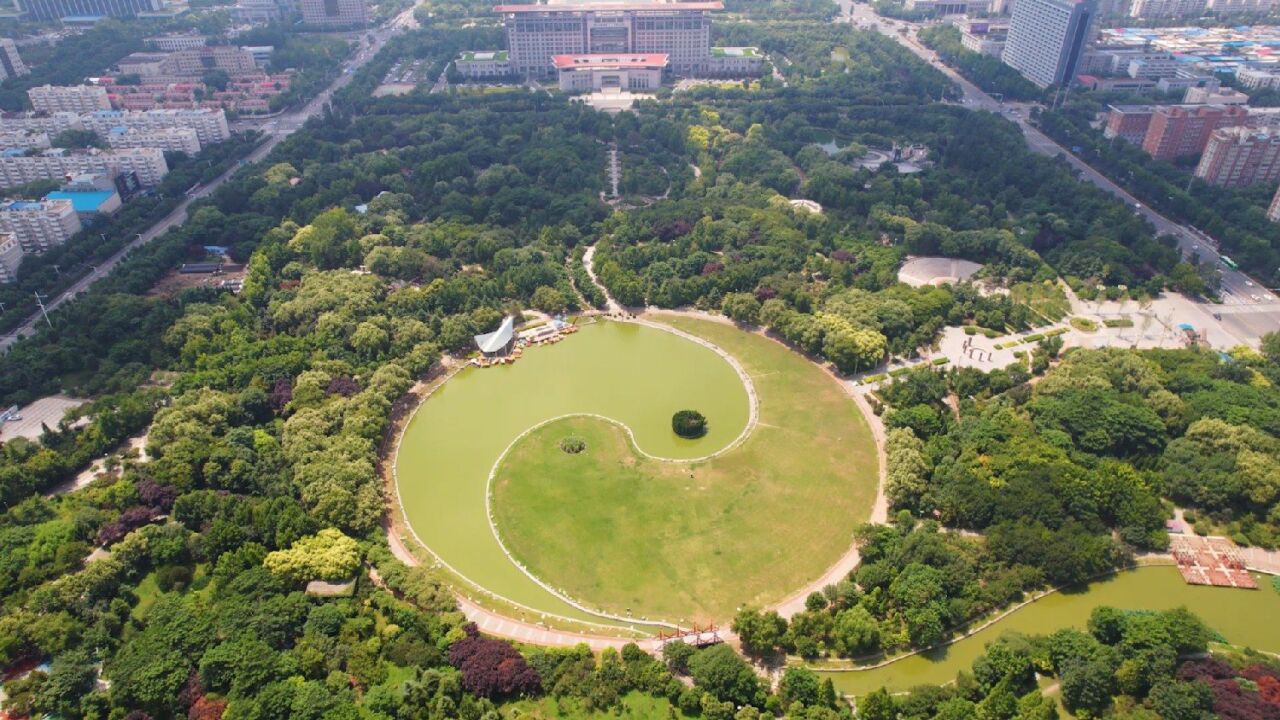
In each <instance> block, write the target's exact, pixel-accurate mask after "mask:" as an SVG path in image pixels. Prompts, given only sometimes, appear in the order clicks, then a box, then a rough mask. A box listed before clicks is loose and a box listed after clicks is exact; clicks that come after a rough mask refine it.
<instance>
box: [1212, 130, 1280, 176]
mask: <svg viewBox="0 0 1280 720" xmlns="http://www.w3.org/2000/svg"><path fill="white" fill-rule="evenodd" d="M1196 177H1198V178H1200V179H1201V180H1204V181H1205V182H1207V183H1209V184H1210V185H1218V186H1221V187H1245V186H1247V185H1256V184H1259V183H1274V182H1276V181H1277V180H1280V134H1273V133H1269V132H1265V131H1260V130H1253V129H1250V128H1242V127H1235V128H1223V129H1221V130H1214V131H1213V134H1212V135H1211V136H1210V137H1209V144H1208V145H1206V146H1205V148H1204V155H1202V156H1201V157H1200V164H1199V165H1197V166H1196Z"/></svg>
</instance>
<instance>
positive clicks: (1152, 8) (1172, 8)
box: [1129, 0, 1207, 20]
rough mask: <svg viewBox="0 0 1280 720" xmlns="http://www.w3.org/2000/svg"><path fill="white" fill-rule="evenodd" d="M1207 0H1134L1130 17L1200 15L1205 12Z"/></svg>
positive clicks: (1155, 17) (1154, 18)
mask: <svg viewBox="0 0 1280 720" xmlns="http://www.w3.org/2000/svg"><path fill="white" fill-rule="evenodd" d="M1206 2H1207V0H1133V4H1131V5H1130V6H1129V17H1135V18H1143V19H1144V20H1156V19H1162V18H1180V17H1198V16H1200V15H1203V14H1204V8H1205V3H1206Z"/></svg>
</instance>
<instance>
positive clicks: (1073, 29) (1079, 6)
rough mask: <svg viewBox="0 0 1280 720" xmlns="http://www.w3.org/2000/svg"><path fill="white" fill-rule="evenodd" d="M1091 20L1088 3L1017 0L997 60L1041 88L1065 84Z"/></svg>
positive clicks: (1074, 0) (1073, 72) (1056, 0)
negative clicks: (1002, 49) (1002, 50)
mask: <svg viewBox="0 0 1280 720" xmlns="http://www.w3.org/2000/svg"><path fill="white" fill-rule="evenodd" d="M1092 17H1093V8H1092V6H1091V4H1090V0H1018V2H1017V4H1015V5H1014V6H1013V17H1012V18H1011V19H1010V20H1009V41H1008V43H1006V44H1005V48H1004V53H1003V54H1002V55H1001V58H1000V59H1001V60H1003V61H1004V63H1005V64H1006V65H1008V66H1009V67H1011V68H1013V69H1014V70H1017V71H1018V72H1020V73H1022V76H1023V77H1025V78H1026V79H1028V80H1030V81H1031V82H1033V83H1035V84H1036V85H1038V86H1040V87H1042V88H1043V87H1048V86H1050V85H1065V84H1068V83H1070V82H1071V79H1072V77H1073V75H1074V74H1075V69H1076V64H1077V63H1078V62H1079V61H1080V54H1081V52H1082V51H1083V50H1084V44H1085V40H1086V38H1087V36H1088V34H1089V22H1090V19H1091V18H1092Z"/></svg>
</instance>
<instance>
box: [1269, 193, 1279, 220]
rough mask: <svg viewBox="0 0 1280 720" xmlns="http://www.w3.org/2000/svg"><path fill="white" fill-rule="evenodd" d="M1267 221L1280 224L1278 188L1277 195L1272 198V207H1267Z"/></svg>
mask: <svg viewBox="0 0 1280 720" xmlns="http://www.w3.org/2000/svg"><path fill="white" fill-rule="evenodd" d="M1267 219H1268V220H1270V221H1271V222H1273V223H1280V188H1276V194H1275V196H1274V197H1272V198H1271V205H1270V206H1268V207H1267Z"/></svg>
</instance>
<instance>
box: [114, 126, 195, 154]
mask: <svg viewBox="0 0 1280 720" xmlns="http://www.w3.org/2000/svg"><path fill="white" fill-rule="evenodd" d="M103 140H105V141H106V143H107V146H108V147H111V148H158V149H160V150H163V151H165V152H181V153H186V154H187V155H195V154H196V153H198V152H200V148H201V145H200V136H199V135H197V134H196V131H195V129H194V128H189V127H159V128H150V129H145V130H144V129H141V128H126V127H115V128H111V129H110V130H108V131H107V133H106V135H105V136H103Z"/></svg>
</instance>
